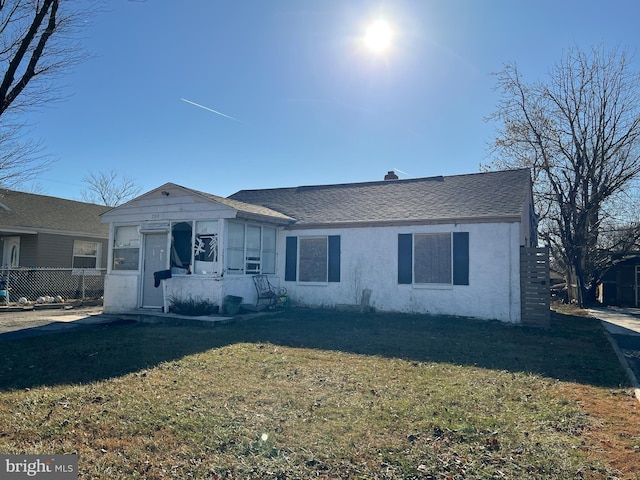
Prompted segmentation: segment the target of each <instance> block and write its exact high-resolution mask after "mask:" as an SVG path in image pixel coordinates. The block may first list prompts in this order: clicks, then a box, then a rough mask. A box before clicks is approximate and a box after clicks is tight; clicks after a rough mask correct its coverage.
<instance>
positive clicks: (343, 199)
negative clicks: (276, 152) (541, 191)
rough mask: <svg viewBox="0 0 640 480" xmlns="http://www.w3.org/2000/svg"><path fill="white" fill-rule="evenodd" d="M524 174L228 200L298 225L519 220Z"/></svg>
mask: <svg viewBox="0 0 640 480" xmlns="http://www.w3.org/2000/svg"><path fill="white" fill-rule="evenodd" d="M530 189H531V187H530V173H529V170H527V169H522V170H508V171H499V172H486V173H476V174H468V175H454V176H448V177H429V178H416V179H408V180H390V181H379V182H366V183H346V184H336V185H316V186H304V187H294V188H276V189H266V190H241V191H239V192H237V193H234V194H233V195H231V196H230V197H229V198H230V199H232V200H238V201H241V202H245V203H249V204H254V205H261V206H263V207H267V208H269V209H271V210H275V211H278V212H281V213H283V214H285V215H287V216H289V217H292V218H295V219H296V225H301V226H302V225H326V224H347V223H389V222H392V223H393V222H412V221H416V222H417V221H426V222H439V221H448V220H456V219H475V220H476V221H482V220H483V219H485V220H487V221H488V220H490V219H496V218H519V217H520V215H521V214H522V208H523V205H524V204H525V201H526V199H527V196H528V195H529V194H530V191H531V190H530Z"/></svg>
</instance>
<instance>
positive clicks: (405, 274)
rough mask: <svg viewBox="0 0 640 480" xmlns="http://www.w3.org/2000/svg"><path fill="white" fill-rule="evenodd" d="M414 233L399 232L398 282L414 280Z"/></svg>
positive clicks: (408, 282)
mask: <svg viewBox="0 0 640 480" xmlns="http://www.w3.org/2000/svg"><path fill="white" fill-rule="evenodd" d="M412 271H413V235H412V234H410V233H400V234H398V283H404V284H411V283H412V281H413V274H412Z"/></svg>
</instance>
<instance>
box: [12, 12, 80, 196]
mask: <svg viewBox="0 0 640 480" xmlns="http://www.w3.org/2000/svg"><path fill="white" fill-rule="evenodd" d="M91 9H92V7H90V8H89V9H87V8H86V7H79V6H78V5H77V4H76V2H73V1H72V0H39V1H34V0H0V186H1V187H5V188H7V187H15V186H17V185H19V184H24V183H25V182H27V181H31V180H33V179H34V178H35V177H37V176H38V175H40V174H42V172H43V171H45V170H46V169H47V168H48V167H49V166H50V164H51V161H50V159H49V158H48V157H47V156H46V155H43V153H42V147H41V145H40V144H39V143H38V142H35V141H32V140H29V139H28V138H27V133H28V130H26V129H25V127H26V125H24V123H23V122H22V121H21V119H20V113H23V112H24V111H25V110H27V109H31V108H34V107H40V106H43V105H45V104H47V103H48V102H51V101H52V100H55V99H59V98H60V96H61V92H60V89H59V88H57V87H56V85H55V83H54V79H55V78H56V77H57V76H59V75H60V74H62V73H63V72H65V71H67V70H68V69H69V68H71V67H72V66H74V65H76V64H77V63H78V62H79V61H81V60H82V59H83V58H84V57H85V55H84V53H83V52H84V50H83V49H82V48H81V46H80V45H79V44H78V43H77V42H76V41H75V40H74V37H75V36H76V34H77V32H78V31H79V28H80V26H81V25H83V24H84V23H86V20H87V15H89V14H90V10H91Z"/></svg>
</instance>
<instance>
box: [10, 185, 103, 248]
mask: <svg viewBox="0 0 640 480" xmlns="http://www.w3.org/2000/svg"><path fill="white" fill-rule="evenodd" d="M107 210H109V207H105V206H102V205H94V204H92V203H84V202H77V201H75V200H67V199H64V198H57V197H49V196H47V195H36V194H33V193H24V192H17V191H13V190H0V232H10V233H45V232H47V233H60V234H77V235H82V236H90V237H104V238H107V237H108V235H109V226H108V225H104V224H102V223H100V214H102V213H104V212H105V211H107Z"/></svg>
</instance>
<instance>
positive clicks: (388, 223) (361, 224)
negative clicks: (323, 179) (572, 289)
mask: <svg viewBox="0 0 640 480" xmlns="http://www.w3.org/2000/svg"><path fill="white" fill-rule="evenodd" d="M521 221H522V219H521V217H520V216H518V215H506V216H487V217H457V218H434V219H411V220H403V219H395V220H371V221H348V222H314V223H294V224H291V225H289V226H287V227H285V228H286V229H287V230H306V229H320V228H366V227H406V226H414V225H445V224H449V225H451V224H453V225H457V224H461V223H464V224H470V223H519V222H521Z"/></svg>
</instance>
